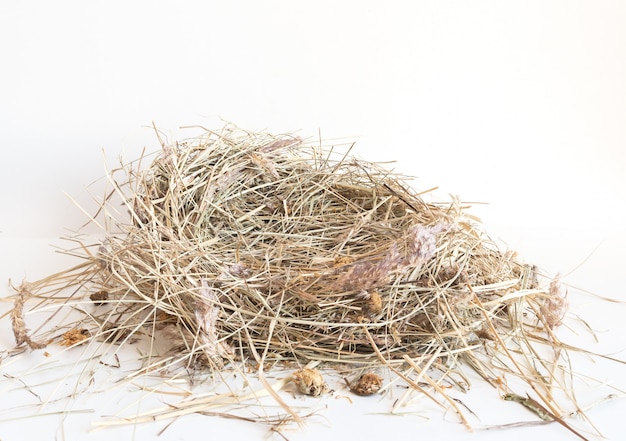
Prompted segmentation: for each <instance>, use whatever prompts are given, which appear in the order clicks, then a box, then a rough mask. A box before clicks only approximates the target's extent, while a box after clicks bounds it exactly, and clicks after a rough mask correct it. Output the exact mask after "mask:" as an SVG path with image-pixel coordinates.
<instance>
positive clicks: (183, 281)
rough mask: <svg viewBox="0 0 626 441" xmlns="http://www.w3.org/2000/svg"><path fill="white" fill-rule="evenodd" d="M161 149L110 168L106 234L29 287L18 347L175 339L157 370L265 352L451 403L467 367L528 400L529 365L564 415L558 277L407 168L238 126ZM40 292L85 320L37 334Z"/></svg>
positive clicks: (538, 390)
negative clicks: (391, 380)
mask: <svg viewBox="0 0 626 441" xmlns="http://www.w3.org/2000/svg"><path fill="white" fill-rule="evenodd" d="M162 147H163V148H162V152H161V153H160V155H159V156H158V157H156V159H154V161H153V162H152V164H151V165H150V166H149V167H147V168H145V169H142V168H141V166H140V165H136V166H133V167H130V166H124V167H122V168H121V169H119V170H116V171H114V172H112V173H111V174H110V176H109V180H110V183H111V184H112V186H113V191H112V193H111V194H110V195H109V197H108V198H107V199H106V201H105V202H104V203H103V205H102V210H101V213H100V215H101V217H102V218H104V220H96V219H94V220H93V221H94V222H96V223H99V225H102V227H103V228H104V230H105V232H106V233H107V237H106V239H105V240H104V241H103V242H102V243H99V244H98V245H97V248H89V247H83V248H82V250H83V253H82V257H83V258H84V261H83V262H82V263H81V264H80V265H78V266H76V267H74V268H71V269H69V270H68V271H66V272H63V273H60V274H55V275H53V276H51V277H49V278H46V279H44V280H42V281H39V282H35V283H24V284H23V285H22V286H21V287H19V288H18V295H17V296H16V304H15V308H14V310H13V314H12V319H13V327H14V333H15V337H16V339H17V343H18V345H29V346H30V347H31V348H41V347H44V346H46V345H47V344H50V343H53V342H54V343H60V344H65V345H72V344H80V343H83V342H84V341H86V340H89V339H91V340H92V341H93V340H96V341H106V342H113V343H118V344H121V345H124V344H126V343H129V342H131V341H133V340H134V339H135V338H136V337H137V336H140V335H144V336H145V335H147V336H148V337H149V338H151V339H153V340H158V341H168V342H169V343H170V348H169V352H168V354H169V355H170V356H169V357H164V358H163V360H162V361H159V360H156V361H155V360H154V359H152V361H151V363H152V365H151V366H150V369H152V370H154V369H159V367H164V366H166V365H167V367H168V368H171V366H172V357H171V355H172V354H175V357H174V358H175V361H176V362H177V363H179V364H181V365H183V366H184V367H185V368H187V369H189V368H193V369H202V368H205V367H210V368H213V369H225V368H227V367H228V366H233V365H236V364H238V363H239V364H240V363H242V362H243V363H246V362H247V361H252V362H253V364H254V365H255V366H257V367H258V368H259V369H260V373H261V374H262V369H263V366H264V365H265V366H267V365H268V364H271V363H279V362H280V363H281V365H283V364H284V363H285V362H286V363H287V364H290V365H292V366H294V367H298V366H303V365H305V364H306V363H308V362H311V361H314V362H329V363H332V362H338V363H341V364H342V366H343V367H344V368H345V366H346V365H348V366H353V367H354V369H355V371H354V372H357V371H358V372H364V371H367V370H368V368H377V367H381V366H386V367H388V368H390V369H391V370H392V371H393V372H395V373H396V374H397V375H399V376H400V377H401V378H402V379H403V380H404V381H406V382H407V383H408V384H409V385H411V386H413V387H415V388H417V389H418V390H420V391H422V392H424V393H428V394H431V392H433V391H434V392H435V395H436V392H440V393H441V394H442V396H444V397H445V392H444V391H443V389H444V385H445V384H453V385H454V384H456V385H457V386H458V387H464V385H466V384H465V382H464V381H462V379H463V378H464V376H463V373H462V370H461V369H460V365H461V362H463V363H464V364H466V365H469V366H471V367H472V368H473V369H474V370H476V372H478V373H479V374H480V375H481V376H482V377H483V378H484V379H485V380H486V381H488V382H490V383H492V384H493V385H494V386H496V387H497V388H498V389H499V390H500V391H501V394H502V395H503V396H504V397H505V398H506V397H508V398H514V397H518V396H515V395H513V394H512V392H513V391H511V390H509V389H508V386H507V383H506V381H502V378H503V376H504V375H506V374H507V373H508V374H514V375H516V376H517V377H519V378H521V379H523V380H524V381H525V382H526V383H527V385H528V388H527V390H528V391H531V392H532V394H533V396H535V397H536V398H537V399H538V400H540V401H542V402H543V404H542V406H544V409H545V410H546V411H547V412H548V414H549V415H553V416H557V415H560V410H559V407H558V406H557V404H556V403H555V402H554V401H553V399H552V397H553V395H552V392H551V391H552V390H553V389H552V388H559V387H561V388H562V387H564V386H563V385H560V384H558V383H559V382H560V381H561V380H559V376H558V375H557V374H555V370H554V367H555V365H556V363H557V362H558V358H559V351H560V349H561V348H560V346H559V342H558V340H557V339H556V337H555V336H554V334H553V333H552V330H553V329H554V327H555V326H557V325H558V324H559V323H560V320H561V318H562V316H563V314H564V312H565V309H566V301H565V298H564V295H563V293H562V290H561V289H560V288H559V284H558V280H553V281H549V280H548V281H546V283H544V284H543V285H545V286H542V284H541V283H540V282H539V281H538V273H537V270H536V268H534V267H533V266H531V265H525V264H522V263H520V262H518V261H517V260H516V258H515V254H514V253H512V252H502V251H500V250H499V249H498V248H497V247H496V246H495V245H494V244H493V242H491V241H490V240H489V238H488V237H487V236H485V234H484V233H483V232H482V231H481V230H480V228H479V225H478V222H477V221H476V220H475V219H473V218H472V217H471V216H469V215H467V214H466V213H465V212H464V207H462V206H461V204H460V203H459V202H458V201H456V200H453V201H452V203H447V204H435V203H426V202H425V201H424V200H423V199H422V197H421V196H420V194H418V193H416V192H414V191H412V190H411V189H410V188H409V187H408V186H407V185H406V184H405V183H403V181H402V179H401V178H400V177H399V176H397V175H396V174H394V173H393V172H391V171H388V170H385V169H384V168H382V167H380V166H378V165H375V164H372V163H368V162H363V161H359V160H355V159H351V158H348V157H347V155H344V156H341V155H337V154H336V153H335V152H333V150H332V149H325V148H322V147H321V146H317V147H316V146H312V145H308V144H306V143H304V142H303V141H302V140H300V139H299V138H296V137H293V136H279V137H275V136H271V135H268V134H257V133H248V132H244V131H241V130H240V129H237V128H235V127H232V126H227V127H226V128H224V129H223V130H222V131H221V132H220V133H214V132H210V131H207V132H206V133H205V134H204V135H203V136H200V137H198V138H197V139H193V140H191V141H189V142H185V143H181V144H176V145H167V143H163V145H162ZM118 174H121V175H122V178H121V179H118V178H117V176H116V175H118ZM120 199H121V202H122V204H123V206H124V207H125V210H127V212H128V214H129V215H130V217H129V218H126V216H120V215H119V213H116V210H117V207H118V204H119V200H120ZM113 201H117V202H113ZM96 250H97V251H96ZM68 293H70V294H69V295H68ZM33 298H36V299H38V300H39V301H38V303H37V307H41V306H42V305H43V306H50V305H51V304H57V305H59V309H61V308H66V309H67V308H69V309H71V310H72V311H74V313H75V312H76V311H78V312H79V313H80V317H79V318H78V320H76V321H69V322H68V321H67V320H66V321H65V322H64V321H63V320H60V322H59V323H58V324H56V325H55V326H50V329H48V330H46V331H38V333H36V334H33V335H29V334H28V332H27V330H26V325H25V323H24V321H23V314H24V313H25V305H26V304H27V301H28V300H29V299H33ZM59 315H60V314H59ZM68 317H69V316H68ZM535 344H539V345H542V346H544V348H548V349H550V350H553V351H551V352H550V353H552V354H553V355H552V356H551V358H550V357H548V358H543V359H539V357H538V355H537V353H538V352H537V350H536V348H535V346H534V345H535ZM266 369H267V367H266ZM417 379H419V380H420V382H423V381H427V382H428V383H429V386H427V387H426V386H422V385H421V384H423V383H420V384H418V382H417ZM377 389H378V388H375V389H374V390H377ZM427 389H428V390H429V391H427ZM507 394H508V395H507ZM434 399H437V398H434ZM443 399H444V402H445V399H447V398H443ZM448 403H449V405H450V406H452V407H454V408H455V409H457V410H458V408H457V407H456V406H455V404H454V402H453V401H452V400H448Z"/></svg>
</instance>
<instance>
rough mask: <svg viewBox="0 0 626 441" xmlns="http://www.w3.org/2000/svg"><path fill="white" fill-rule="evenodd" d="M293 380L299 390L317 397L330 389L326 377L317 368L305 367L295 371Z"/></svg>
mask: <svg viewBox="0 0 626 441" xmlns="http://www.w3.org/2000/svg"><path fill="white" fill-rule="evenodd" d="M292 379H293V382H294V383H295V385H296V387H297V388H298V390H299V391H300V392H301V393H303V394H305V395H311V396H314V397H317V396H318V395H321V394H323V393H324V392H326V391H327V390H328V385H327V384H326V383H325V382H324V377H322V374H320V372H319V371H318V370H317V369H309V368H303V369H300V370H297V371H296V372H294V373H293V377H292Z"/></svg>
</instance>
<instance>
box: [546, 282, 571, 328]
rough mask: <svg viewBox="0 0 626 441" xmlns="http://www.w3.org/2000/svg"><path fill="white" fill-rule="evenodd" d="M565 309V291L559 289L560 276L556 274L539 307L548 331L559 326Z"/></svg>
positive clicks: (566, 305) (566, 303) (566, 304)
mask: <svg viewBox="0 0 626 441" xmlns="http://www.w3.org/2000/svg"><path fill="white" fill-rule="evenodd" d="M567 307H568V302H567V291H564V290H562V289H561V280H560V275H558V274H557V275H556V277H555V278H554V279H552V281H551V282H550V289H549V290H548V294H547V296H546V297H545V298H544V299H543V302H542V304H541V307H540V312H541V315H542V317H543V320H544V323H545V324H546V326H547V327H548V328H550V329H554V328H556V327H557V326H560V325H561V323H562V321H563V316H564V315H565V313H566V312H567Z"/></svg>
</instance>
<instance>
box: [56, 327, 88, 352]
mask: <svg viewBox="0 0 626 441" xmlns="http://www.w3.org/2000/svg"><path fill="white" fill-rule="evenodd" d="M89 337H91V333H90V332H89V330H88V329H78V328H73V329H70V330H69V331H67V332H66V333H65V334H63V335H62V336H61V338H62V339H63V341H61V343H60V344H61V346H68V347H69V346H74V345H76V344H80V343H83V342H84V341H85V340H87V339H88V338H89Z"/></svg>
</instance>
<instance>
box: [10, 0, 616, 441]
mask: <svg viewBox="0 0 626 441" xmlns="http://www.w3.org/2000/svg"><path fill="white" fill-rule="evenodd" d="M624 23H626V4H625V3H623V2H619V1H614V2H611V1H605V2H578V1H567V2H565V1H564V2H552V1H538V2H533V1H530V2H522V3H520V2H515V3H513V2H497V3H495V2H471V3H468V2H445V3H443V2H392V3H390V4H386V5H385V6H383V5H382V3H381V2H368V1H359V2H352V1H344V2H325V1H316V2H288V1H270V2H254V1H240V2H219V3H218V2H197V3H194V2H176V5H174V3H173V2H158V1H151V2H139V1H137V2H132V3H130V2H117V1H109V2H105V3H98V4H96V3H93V2H81V1H57V2H44V1H31V2H28V1H26V2H19V3H17V2H10V3H6V2H5V3H4V4H2V5H0V49H1V50H0V54H2V55H1V56H2V69H1V70H0V142H1V143H2V154H3V159H2V161H1V162H0V164H1V165H0V167H2V170H1V173H0V210H1V211H0V213H2V216H1V217H0V231H2V233H1V234H0V245H1V248H0V259H1V260H0V278H1V279H2V280H6V279H7V278H8V277H12V278H13V279H14V280H20V279H21V278H22V277H27V278H30V279H35V278H37V277H41V276H44V275H46V274H48V273H49V272H52V271H54V270H57V269H62V268H63V265H64V262H62V261H60V260H58V259H59V258H58V256H56V255H54V254H52V250H51V249H49V248H47V247H45V246H43V245H44V244H46V243H50V242H51V241H52V239H50V238H54V237H58V236H60V235H63V234H65V233H66V230H65V229H66V228H69V229H76V228H78V227H79V226H80V225H81V224H82V223H83V222H84V221H85V220H86V219H85V218H84V217H83V215H82V214H81V213H80V212H79V211H78V210H76V209H74V208H73V205H72V203H71V202H70V201H69V199H68V198H67V197H66V196H65V195H64V194H63V192H67V193H69V194H70V195H71V196H72V197H74V198H75V199H77V200H78V201H79V202H80V203H81V204H83V205H85V206H89V203H90V202H89V199H90V197H89V196H88V195H87V193H86V191H85V190H84V187H85V186H86V185H88V184H90V183H92V182H93V181H97V179H98V178H100V177H101V176H102V175H103V169H104V167H103V163H104V161H103V157H102V150H104V151H105V153H106V157H107V160H108V161H109V163H113V162H114V160H115V158H116V157H117V156H119V155H124V156H125V157H127V158H128V159H134V158H136V157H137V156H138V155H139V154H140V152H141V149H142V148H143V147H146V148H147V150H148V151H154V150H156V149H157V147H158V143H157V140H156V139H155V136H154V134H153V132H152V131H151V130H150V129H148V128H145V127H146V126H149V125H150V124H151V122H152V121H154V122H155V123H156V124H157V125H158V126H159V127H160V128H161V129H163V130H164V131H165V132H166V133H168V134H169V136H170V137H171V139H172V140H174V139H177V138H179V137H184V136H185V131H184V130H179V129H178V127H179V126H183V125H193V124H200V125H204V126H207V127H210V128H216V127H219V126H220V125H221V124H222V123H221V121H220V119H219V118H220V117H221V118H223V119H225V120H228V121H232V122H234V123H236V124H238V125H239V126H241V127H243V128H247V129H250V130H257V129H265V128H267V129H268V130H270V131H272V132H287V131H297V130H299V131H300V134H301V135H302V136H311V137H315V136H317V131H318V129H319V130H321V134H322V137H323V138H325V139H328V138H336V137H341V138H343V139H348V140H356V141H357V146H356V150H355V152H356V153H357V154H358V155H359V156H360V157H363V158H365V159H368V160H381V161H382V160H397V161H398V162H397V163H396V165H395V167H396V168H397V169H398V170H400V171H402V172H405V173H409V174H411V175H415V176H417V177H418V179H416V180H415V187H417V188H420V189H425V188H430V187H431V186H434V185H438V186H439V187H440V190H439V192H438V195H439V196H440V197H441V198H444V197H445V195H446V194H447V193H453V194H458V195H460V196H461V198H462V199H463V200H466V201H479V202H489V205H477V206H476V207H475V208H474V210H473V212H474V213H477V214H479V215H480V216H481V217H482V218H483V221H484V223H485V225H486V229H487V231H488V232H490V233H491V234H492V235H493V236H495V237H498V238H501V239H502V240H503V241H504V242H505V243H506V244H507V245H508V246H509V247H510V248H513V249H516V250H518V251H519V252H520V254H521V255H522V256H523V257H524V258H525V259H526V260H527V261H529V262H533V263H537V264H539V265H540V266H542V267H543V268H545V269H546V270H547V271H548V272H550V273H556V272H562V273H565V274H567V277H566V281H567V282H569V283H571V284H572V285H575V286H579V287H582V288H584V289H587V290H591V291H593V292H596V293H598V294H601V295H604V296H609V297H614V298H617V299H620V300H622V301H624V300H626V294H625V292H624V282H623V276H622V274H623V261H624V258H623V249H624V247H625V246H626V219H625V217H626V216H625V215H626V179H625V178H624V176H623V172H624V170H626V154H625V153H624V152H625V151H626V150H625V148H626V124H625V123H624V122H625V121H626V82H625V81H624V78H626V55H625V54H626V27H624ZM99 185H100V183H99V182H96V183H95V184H94V185H93V186H91V187H90V190H91V191H92V192H94V193H95V195H96V197H99V196H100V194H99V193H98V190H99V189H101V186H99ZM3 290H4V291H2V295H5V294H6V293H8V290H7V289H6V288H3ZM624 312H625V311H624V305H622V304H609V303H604V302H600V301H598V300H595V299H593V298H592V297H584V296H575V297H574V298H573V305H572V313H573V314H581V315H582V316H583V317H584V318H585V319H586V320H587V321H588V322H589V323H590V325H591V326H592V327H594V328H595V329H597V330H599V331H601V332H599V336H600V338H601V343H600V344H599V345H598V346H593V345H592V346H591V347H592V349H597V350H598V351H601V352H605V353H606V352H613V353H617V356H620V357H621V358H624V353H623V349H624V344H623V342H622V339H623V335H624V331H625V327H624V321H623V315H624ZM0 323H2V324H3V325H4V328H5V332H3V333H0V334H2V335H4V337H3V339H2V344H3V345H10V344H11V343H12V342H11V339H10V338H9V337H10V334H7V332H8V328H7V327H6V321H4V320H3V321H2V322H0ZM576 338H580V339H581V340H584V341H583V343H584V344H588V343H589V342H588V341H587V340H586V339H587V337H585V336H583V335H581V336H578V337H576ZM2 349H4V348H0V350H2ZM620 351H622V352H620ZM6 363H7V362H6V361H4V362H3V364H2V365H0V369H3V372H6V371H5V369H8V368H7V366H6ZM583 365H584V363H583ZM596 366H601V369H599V368H598V367H596ZM582 368H583V369H585V368H586V369H589V371H588V372H589V373H593V374H595V375H598V374H599V376H601V377H605V378H607V379H608V380H611V381H614V382H617V383H618V384H619V385H620V387H622V388H623V387H624V382H623V379H622V376H623V373H624V369H623V367H622V366H621V365H615V364H599V365H595V366H594V365H588V366H586V367H585V366H583V367H582ZM480 393H481V392H480V390H477V391H475V393H474V392H473V393H472V394H470V396H473V397H474V398H473V399H471V398H469V397H468V398H467V400H474V402H475V403H476V404H475V406H478V407H480V406H481V405H483V404H482V402H481V401H480V399H478V400H477V399H476V397H477V396H478V397H479V398H480ZM477 394H478V395H477ZM28 398H29V397H26V396H23V395H22V394H20V393H17V392H15V391H7V390H5V389H4V388H2V401H3V403H10V404H11V405H13V404H14V405H15V406H18V405H19V404H20V400H25V401H27V400H28ZM31 398H32V397H31ZM105 401H106V400H103V402H105ZM355 401H357V400H355ZM464 401H465V398H464ZM358 402H359V403H362V402H363V400H358ZM486 402H488V401H487V400H486ZM108 403H113V404H115V400H114V399H110V400H109V401H108ZM365 403H366V405H364V406H362V407H361V406H360V405H358V404H356V403H355V404H354V405H352V406H348V405H346V404H345V402H342V401H340V400H335V401H333V402H329V403H328V406H329V408H328V409H327V410H325V411H324V412H323V419H321V420H316V421H321V423H320V424H315V423H311V424H310V425H309V427H308V428H307V430H306V431H304V432H302V433H299V434H296V433H290V434H289V437H290V439H294V440H296V439H314V438H318V437H328V436H332V437H333V438H340V436H339V435H340V433H341V432H338V431H339V430H343V429H345V430H346V431H347V432H345V433H348V434H349V436H350V438H352V436H354V435H355V434H359V436H360V437H361V438H364V439H378V438H382V437H393V438H395V439H408V438H414V437H415V436H417V435H416V434H419V437H420V438H427V437H428V438H431V439H448V438H449V437H452V436H454V437H455V439H474V438H476V437H477V436H480V437H481V439H492V438H494V439H495V438H496V437H502V436H506V437H507V438H508V439H528V437H529V436H534V435H535V434H536V433H541V434H542V437H543V435H546V436H549V434H551V433H555V434H556V435H555V436H557V437H562V438H566V437H567V436H568V435H567V433H566V432H565V431H563V430H562V429H559V428H558V427H554V425H552V426H549V427H547V426H542V427H540V428H528V429H515V430H509V431H506V432H495V433H494V432H491V431H489V432H484V431H478V432H475V433H473V434H470V433H467V432H465V431H464V429H463V428H462V427H460V426H459V425H458V424H456V423H454V422H452V423H451V422H444V421H442V420H443V419H447V420H453V418H452V417H450V416H449V415H447V416H446V417H445V418H444V417H442V416H441V415H438V414H437V413H435V414H433V415H431V420H430V421H429V422H425V421H424V420H423V419H421V418H420V417H416V418H411V417H404V418H395V417H394V418H390V417H388V418H384V417H382V416H376V417H369V416H368V417H366V416H364V415H365V414H366V413H367V412H369V411H370V410H368V409H370V408H369V407H368V406H371V400H370V401H366V402H365ZM484 405H485V406H489V404H484ZM492 405H495V406H499V408H501V407H502V402H499V401H495V402H494V403H492ZM5 406H6V405H5V404H3V407H5ZM74 406H75V408H81V403H75V404H74ZM85 406H86V407H89V408H97V409H98V412H96V413H95V414H79V415H75V416H72V417H71V418H68V419H67V421H66V423H65V424H64V425H59V420H58V418H54V417H52V418H51V419H49V420H45V421H46V424H39V423H40V422H41V421H44V419H43V418H39V419H33V420H28V419H26V420H20V421H19V422H16V423H6V422H3V423H2V424H0V439H1V440H2V441H6V440H11V439H17V438H18V437H19V438H25V436H24V435H26V434H27V433H26V432H28V434H29V435H33V438H34V434H39V439H53V438H54V437H55V436H56V438H57V439H63V437H65V439H70V440H71V439H78V438H80V439H104V438H105V437H106V438H107V439H109V438H110V437H112V436H117V435H119V436H120V438H124V439H130V438H132V436H133V434H135V438H136V439H149V438H152V437H155V436H156V435H155V434H156V432H158V430H160V428H162V427H163V425H158V426H157V425H156V424H155V425H154V426H152V425H146V426H143V427H140V428H137V429H136V430H137V431H136V432H134V430H135V429H133V428H132V427H131V428H126V429H123V430H125V431H121V432H113V431H104V432H96V433H93V434H90V435H88V436H87V435H85V433H86V432H85V430H86V428H87V427H88V425H89V424H90V421H92V420H93V419H97V418H98V415H100V414H102V413H104V412H105V411H104V410H103V409H100V408H99V406H100V399H99V398H96V399H94V398H92V399H91V401H89V403H86V404H85ZM381 406H382V408H383V409H384V403H383V404H381ZM114 407H115V406H113V408H114ZM487 409H489V408H488V407H487ZM625 410H626V409H625V404H624V400H618V401H614V402H611V403H605V404H603V405H602V406H600V407H598V408H597V409H596V410H594V411H592V413H591V416H592V418H593V420H594V421H595V422H597V424H598V426H599V427H600V428H601V430H602V431H603V432H604V433H605V434H606V435H607V436H608V437H609V438H610V439H613V440H617V439H620V436H621V434H622V433H623V430H622V429H621V426H619V425H617V423H618V422H619V421H620V418H621V417H623V414H624V411H625ZM496 412H500V410H497V411H496ZM490 413H493V410H486V411H485V412H484V413H483V414H482V415H481V417H482V418H483V419H487V417H485V415H489V414H490ZM437 415H438V416H437ZM0 419H3V417H2V416H0ZM59 427H62V428H63V432H61V431H60V429H59ZM329 427H332V428H331V429H329ZM209 430H210V431H211V432H212V433H213V432H215V431H221V430H224V431H226V430H228V431H229V432H228V433H229V434H236V433H243V432H241V431H244V430H252V431H253V435H251V436H255V435H254V431H257V432H256V434H257V435H259V436H261V434H262V432H261V431H259V429H258V428H256V427H253V428H252V429H250V428H249V427H248V426H246V425H242V424H238V423H235V422H232V421H225V420H222V419H217V418H212V419H207V418H206V417H189V418H186V419H185V420H180V421H177V422H176V423H174V424H173V425H172V426H171V427H170V428H169V429H168V430H167V431H166V432H165V433H164V434H163V435H162V436H161V437H160V439H172V440H174V439H192V438H195V437H197V434H198V433H203V434H205V433H208V431H209ZM476 433H479V434H480V435H476ZM343 436H348V435H343Z"/></svg>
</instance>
